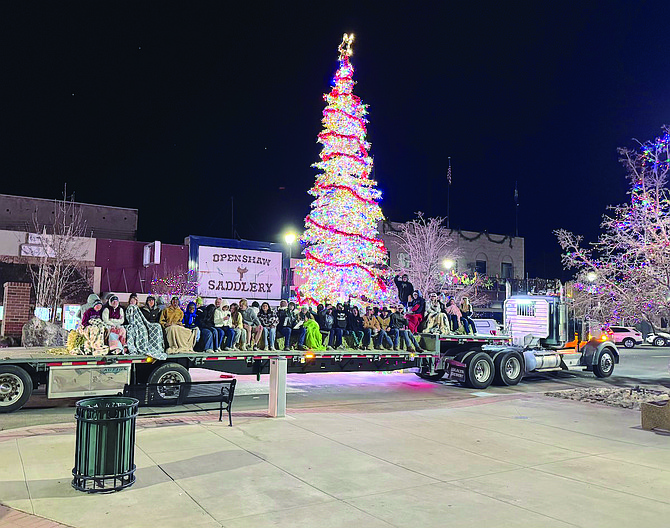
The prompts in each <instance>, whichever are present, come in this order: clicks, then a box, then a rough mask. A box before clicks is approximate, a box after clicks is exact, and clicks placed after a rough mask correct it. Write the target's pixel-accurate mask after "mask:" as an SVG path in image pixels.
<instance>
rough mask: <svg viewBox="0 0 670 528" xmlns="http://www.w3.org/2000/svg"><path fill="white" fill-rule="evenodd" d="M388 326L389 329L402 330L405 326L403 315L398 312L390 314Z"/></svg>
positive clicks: (405, 320)
mask: <svg viewBox="0 0 670 528" xmlns="http://www.w3.org/2000/svg"><path fill="white" fill-rule="evenodd" d="M390 326H391V328H397V329H398V330H402V329H403V328H405V327H406V326H407V319H405V316H404V315H402V314H400V313H398V312H393V313H392V314H391V323H390Z"/></svg>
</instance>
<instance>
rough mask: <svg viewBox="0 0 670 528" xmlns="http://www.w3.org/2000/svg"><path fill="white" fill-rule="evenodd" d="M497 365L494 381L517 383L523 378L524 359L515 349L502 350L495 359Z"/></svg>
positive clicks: (498, 383)
mask: <svg viewBox="0 0 670 528" xmlns="http://www.w3.org/2000/svg"><path fill="white" fill-rule="evenodd" d="M493 364H494V366H495V369H496V370H495V375H494V377H493V381H494V383H496V384H497V385H508V386H511V385H517V384H518V383H519V382H520V381H521V378H523V370H524V369H523V359H522V358H521V354H519V353H518V352H514V351H509V352H501V353H499V354H497V355H496V356H495V358H494V359H493Z"/></svg>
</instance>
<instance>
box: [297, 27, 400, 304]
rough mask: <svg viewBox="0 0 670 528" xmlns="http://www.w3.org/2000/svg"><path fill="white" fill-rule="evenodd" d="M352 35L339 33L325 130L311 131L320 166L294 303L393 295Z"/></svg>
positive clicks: (374, 300)
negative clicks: (300, 281) (356, 78)
mask: <svg viewBox="0 0 670 528" xmlns="http://www.w3.org/2000/svg"><path fill="white" fill-rule="evenodd" d="M353 40H354V36H353V35H351V34H345V35H344V37H343V39H342V43H341V44H340V45H339V47H338V51H339V67H338V69H337V72H336V73H335V77H334V79H333V87H332V89H331V91H330V93H327V94H325V95H324V101H325V103H326V108H325V109H324V110H323V118H322V120H321V122H322V124H323V131H322V132H321V133H320V134H319V135H318V138H317V142H318V143H320V144H321V145H322V149H321V153H320V156H319V157H320V161H319V162H318V163H315V164H313V165H312V166H313V167H314V168H316V169H319V170H320V171H321V172H320V173H319V174H317V176H316V181H315V184H314V186H313V187H312V188H311V189H310V191H309V194H311V195H312V196H314V201H313V202H312V206H311V212H310V213H309V214H308V215H307V217H306V218H305V232H304V234H303V235H302V238H301V243H302V244H304V245H306V246H307V248H306V249H305V251H304V254H305V257H306V258H305V259H304V260H302V261H300V262H299V263H298V266H297V269H296V272H297V273H298V275H299V276H301V277H303V278H304V279H305V283H304V284H302V285H301V286H299V287H298V288H297V297H298V302H299V303H300V304H305V303H308V304H317V303H318V302H323V301H326V300H327V301H329V302H332V303H335V302H341V301H347V300H349V299H350V298H357V299H361V300H365V301H366V302H370V303H376V304H385V303H388V302H394V301H397V299H396V297H395V294H394V292H393V291H392V288H390V279H389V276H390V273H389V271H388V267H387V265H386V261H387V251H386V248H385V247H384V243H383V242H382V240H381V239H380V238H379V233H378V231H377V225H378V224H379V222H380V221H381V220H384V215H383V214H382V212H381V208H380V207H379V201H380V200H381V198H382V193H381V191H379V189H377V182H376V181H373V180H371V179H370V177H369V176H370V174H371V171H372V157H371V156H370V155H369V150H370V143H369V142H368V141H367V140H366V134H367V129H366V123H367V118H366V116H367V114H368V108H367V105H365V104H363V103H362V102H361V100H360V98H359V97H358V96H356V95H354V94H353V93H352V90H353V87H354V85H355V82H354V80H353V75H354V68H353V66H352V65H351V62H350V61H349V57H351V55H352V53H353V51H352V43H353Z"/></svg>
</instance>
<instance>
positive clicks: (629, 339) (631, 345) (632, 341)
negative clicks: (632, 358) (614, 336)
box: [622, 337, 635, 348]
mask: <svg viewBox="0 0 670 528" xmlns="http://www.w3.org/2000/svg"><path fill="white" fill-rule="evenodd" d="M622 344H623V346H625V347H626V348H634V347H635V339H633V338H632V337H627V338H626V339H624V340H623V341H622Z"/></svg>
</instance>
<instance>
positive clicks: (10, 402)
mask: <svg viewBox="0 0 670 528" xmlns="http://www.w3.org/2000/svg"><path fill="white" fill-rule="evenodd" d="M32 393H33V380H32V378H31V377H30V374H28V373H27V372H26V371H25V370H23V369H22V368H21V367H15V366H14V365H0V413H10V412H13V411H16V410H18V409H20V408H21V407H23V406H24V405H25V404H26V402H27V401H28V398H30V395H31V394H32Z"/></svg>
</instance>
